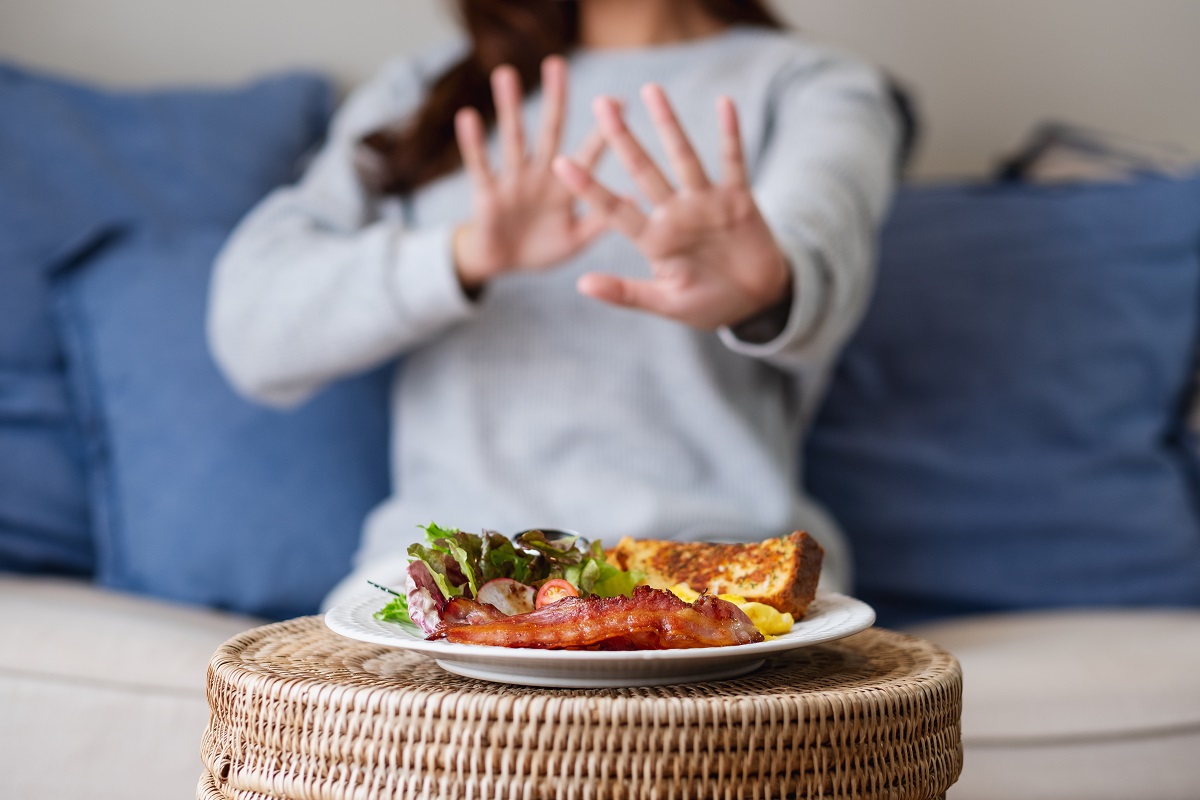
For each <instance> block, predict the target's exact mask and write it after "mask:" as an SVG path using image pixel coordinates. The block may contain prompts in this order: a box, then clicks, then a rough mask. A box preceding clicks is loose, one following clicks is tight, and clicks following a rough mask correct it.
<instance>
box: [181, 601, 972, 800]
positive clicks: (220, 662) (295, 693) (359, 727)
mask: <svg viewBox="0 0 1200 800" xmlns="http://www.w3.org/2000/svg"><path fill="white" fill-rule="evenodd" d="M208 702H209V708H210V710H211V717H210V721H209V726H208V730H207V731H206V732H205V735H204V740H203V746H202V757H203V761H204V765H205V768H206V769H205V772H204V774H203V776H202V777H201V780H200V785H199V787H198V790H197V793H198V794H197V796H198V797H199V798H201V799H202V800H222V799H224V798H238V799H239V800H283V798H305V800H324V798H330V799H331V800H333V799H334V798H336V799H337V800H342V799H343V798H347V799H348V798H406V799H412V800H416V799H417V798H421V799H422V800H423V799H425V798H429V799H430V800H433V799H435V798H436V799H438V800H441V799H443V798H445V799H446V800H450V799H451V798H454V799H455V800H457V799H458V798H514V800H515V799H516V798H521V799H522V800H541V799H542V798H554V799H555V800H558V799H559V798H561V799H562V800H567V799H568V798H580V800H585V799H586V800H624V799H625V798H628V799H629V800H636V799H640V798H647V799H648V798H656V799H658V798H661V799H662V800H668V799H675V800H688V799H689V798H695V800H712V799H713V798H728V799H729V800H732V799H733V798H747V799H749V798H763V799H764V800H765V799H766V798H846V799H849V798H861V799H862V800H866V798H888V800H905V799H909V798H911V799H912V800H935V798H940V797H942V796H943V795H944V793H945V791H946V789H947V788H948V787H949V786H950V785H951V784H952V783H953V782H954V781H955V780H956V779H957V777H958V774H959V771H960V769H961V767H962V743H961V740H960V727H959V718H960V714H961V710H962V675H961V673H960V671H959V667H958V663H957V662H956V661H955V660H954V658H953V657H952V656H950V655H949V654H947V653H946V652H944V651H942V650H939V649H938V648H936V647H935V646H933V645H932V644H929V643H927V642H925V641H923V640H920V639H915V638H912V637H908V636H902V635H900V634H896V633H892V632H890V631H886V630H881V629H871V630H868V631H865V632H863V633H860V634H858V635H856V636H853V637H850V638H848V639H843V640H840V641H837V642H832V643H828V644H824V645H816V646H813V647H808V648H802V649H800V650H797V651H793V652H792V653H789V654H787V655H786V656H784V657H778V658H772V659H770V660H768V662H767V664H766V665H765V666H764V667H763V668H762V669H760V670H758V671H757V672H755V673H753V674H751V675H748V676H745V677H743V678H738V679H735V680H727V681H719V682H711V683H700V684H685V685H678V686H659V687H644V688H631V689H548V690H538V689H530V688H527V687H520V686H509V685H500V684H491V683H485V682H482V681H477V680H473V679H470V678H462V677H458V676H455V675H451V674H449V673H447V672H444V671H443V670H442V669H441V668H440V667H438V666H437V665H436V664H435V663H434V662H433V661H432V660H430V659H427V658H426V657H424V656H420V655H416V654H412V653H408V652H405V651H403V650H398V649H394V648H388V647H381V646H377V645H370V644H363V643H361V642H356V641H353V640H350V639H346V638H343V637H341V636H338V635H337V634H334V633H332V632H331V631H329V630H328V629H327V628H326V627H325V625H324V623H323V622H322V620H321V619H320V618H318V617H305V618H301V619H296V620H291V621H289V622H281V623H277V624H275V625H267V626H264V627H261V628H256V629H254V630H251V631H247V632H246V633H244V634H242V635H240V636H238V637H235V638H234V639H231V640H230V641H228V642H226V643H225V644H224V645H223V646H222V647H221V648H220V649H219V650H217V652H216V653H215V654H214V655H213V658H212V661H211V662H210V665H209V674H208Z"/></svg>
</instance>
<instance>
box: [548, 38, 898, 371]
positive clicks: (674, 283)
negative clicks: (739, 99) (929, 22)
mask: <svg viewBox="0 0 1200 800" xmlns="http://www.w3.org/2000/svg"><path fill="white" fill-rule="evenodd" d="M772 89H773V93H774V97H773V98H772V99H773V102H772V105H771V109H772V116H771V119H770V120H768V125H769V130H770V133H769V140H768V142H767V144H766V146H765V151H764V153H763V154H762V156H761V158H760V159H759V163H758V164H757V165H756V167H755V169H754V174H753V176H751V175H750V174H749V173H748V167H747V165H746V164H745V162H744V156H743V153H742V145H741V139H740V134H739V130H738V120H737V115H736V111H735V109H734V107H733V103H732V101H730V100H729V99H728V98H720V99H719V100H718V102H717V114H718V119H719V123H720V128H721V159H720V161H721V174H720V176H719V177H717V176H709V175H707V174H706V173H705V170H704V167H703V165H702V164H701V163H700V160H699V158H698V157H697V155H696V153H695V152H694V151H693V149H692V146H691V144H690V142H689V140H688V137H687V135H686V133H685V132H684V131H683V130H682V128H681V127H680V125H679V123H678V121H677V119H676V117H675V115H674V112H673V111H672V109H671V106H670V104H669V102H668V100H667V98H666V96H665V94H664V93H663V91H662V90H661V89H660V88H659V87H657V86H654V85H648V86H646V87H645V88H644V90H643V92H642V96H643V101H644V102H645V103H646V106H647V108H648V110H649V112H650V115H651V118H652V119H653V120H654V123H655V127H656V128H657V130H658V135H659V138H660V140H661V142H662V144H663V148H664V150H665V151H666V153H667V156H668V159H669V161H670V164H671V167H672V173H673V175H674V176H675V178H676V180H677V182H678V185H677V186H676V185H673V184H672V182H671V181H670V179H668V178H667V177H666V176H665V175H664V174H663V173H662V172H661V171H660V169H659V168H658V166H657V165H656V164H655V163H654V161H653V159H651V157H650V156H649V155H648V154H647V153H646V151H645V150H644V148H643V147H642V146H641V144H640V143H639V142H638V141H637V140H636V139H635V138H634V136H633V134H632V133H631V132H630V131H629V129H628V128H627V127H626V125H625V123H624V120H623V119H622V118H621V115H620V113H619V110H618V109H617V107H616V106H615V104H614V103H613V101H612V100H611V99H609V98H600V99H598V100H597V102H596V104H595V111H596V115H597V118H598V119H599V122H600V128H601V131H602V132H603V134H604V136H605V138H606V140H607V141H608V143H609V145H610V146H611V147H612V148H613V150H614V152H615V153H616V154H617V157H618V158H619V159H620V160H621V162H622V164H623V165H624V167H625V168H626V170H627V171H628V172H629V174H630V176H631V177H632V178H633V180H634V182H635V183H636V184H637V186H638V188H639V190H640V191H641V193H642V194H643V195H644V196H645V197H646V198H647V199H648V200H649V201H650V203H651V205H652V210H651V211H650V212H649V213H646V212H644V211H643V210H641V209H640V208H639V207H638V205H637V203H636V202H633V201H631V200H630V199H628V198H622V197H618V196H617V195H615V194H614V193H613V192H611V191H610V190H609V189H607V188H606V187H604V186H603V185H601V184H600V183H598V182H597V181H595V179H594V178H593V177H592V175H591V174H590V170H588V169H586V168H584V167H583V166H582V165H579V164H577V163H573V162H572V161H570V160H569V159H566V158H560V159H558V160H557V162H556V164H555V167H556V170H557V172H558V175H559V177H560V178H561V179H562V180H563V182H564V183H565V184H566V185H567V186H568V187H569V188H570V189H571V191H572V192H574V193H575V194H576V196H578V197H579V198H580V199H582V200H584V201H585V202H587V203H588V204H589V205H590V206H592V207H593V208H594V209H596V211H597V213H598V214H599V215H600V216H602V217H603V218H605V219H607V220H608V221H609V224H610V225H611V226H612V227H614V228H615V229H617V230H618V231H620V232H621V233H623V234H624V235H625V236H627V237H628V238H629V239H630V240H631V241H632V242H633V243H634V245H635V246H637V248H638V249H639V250H640V251H641V253H642V254H643V255H644V256H645V257H646V259H647V261H648V263H649V266H650V270H651V277H650V278H649V279H645V280H637V279H630V278H620V277H617V276H613V275H604V274H589V275H585V276H584V277H583V278H582V279H581V280H580V284H579V288H580V291H582V292H584V293H585V294H588V295H591V296H593V297H596V298H597V299H600V300H604V301H606V302H609V303H613V304H616V305H621V306H626V307H630V308H638V309H641V310H643V311H649V312H651V313H655V314H659V315H662V316H665V317H669V318H671V319H676V320H678V321H680V322H683V323H685V324H688V325H692V326H694V327H697V328H701V329H706V330H717V331H718V332H719V334H720V336H721V338H722V340H723V341H724V342H725V343H726V344H727V345H728V346H729V347H731V348H733V349H735V350H737V351H739V352H742V353H745V354H747V355H750V356H754V357H759V358H764V359H767V360H769V361H772V362H773V363H776V364H778V365H780V366H783V367H788V368H792V369H795V370H797V371H804V370H805V369H807V368H808V367H812V366H821V365H825V364H828V363H829V362H830V361H832V358H833V356H834V355H835V354H836V351H837V349H838V347H840V345H841V343H842V342H843V341H844V339H845V338H846V336H847V335H848V333H849V332H850V331H851V330H852V329H853V327H854V325H855V324H856V323H857V322H858V318H859V316H860V315H861V311H862V308H863V306H864V304H865V302H866V298H867V294H868V291H869V288H870V276H871V267H872V258H873V252H874V240H875V236H876V229H877V227H878V224H879V221H880V218H881V217H882V215H883V212H884V209H885V208H886V206H887V202H888V199H889V198H890V196H891V192H892V184H893V182H894V168H895V167H894V165H895V161H896V150H897V141H898V134H899V131H898V125H897V123H896V121H895V119H894V116H893V113H892V108H891V105H890V100H889V98H888V95H887V92H886V89H885V87H884V85H883V82H882V80H881V79H880V78H879V76H877V75H876V74H875V73H874V72H873V71H871V70H870V69H868V68H866V67H862V66H859V65H857V64H855V63H854V62H850V61H844V60H839V59H837V58H835V57H832V56H829V57H824V58H822V59H820V60H818V61H817V62H815V63H814V61H813V59H812V58H807V59H805V60H804V61H803V64H802V65H798V66H796V67H795V69H794V70H793V71H791V72H789V71H787V70H784V71H783V72H781V73H779V74H778V75H777V76H776V81H775V85H774V86H773V87H772Z"/></svg>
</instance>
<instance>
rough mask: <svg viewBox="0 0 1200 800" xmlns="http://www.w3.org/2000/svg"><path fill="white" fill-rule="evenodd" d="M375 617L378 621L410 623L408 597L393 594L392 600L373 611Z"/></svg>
mask: <svg viewBox="0 0 1200 800" xmlns="http://www.w3.org/2000/svg"><path fill="white" fill-rule="evenodd" d="M375 619H377V620H379V621H380V622H403V623H407V624H409V625H411V624H412V619H411V618H410V617H409V616H408V598H407V597H405V596H404V595H402V594H398V595H395V596H394V597H393V598H392V602H390V603H388V604H387V605H386V606H384V607H383V608H381V609H379V610H378V611H376V612H375Z"/></svg>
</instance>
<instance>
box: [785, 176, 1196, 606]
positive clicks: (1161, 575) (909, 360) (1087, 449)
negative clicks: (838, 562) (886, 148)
mask: <svg viewBox="0 0 1200 800" xmlns="http://www.w3.org/2000/svg"><path fill="white" fill-rule="evenodd" d="M881 252H882V257H881V264H880V269H879V278H878V284H877V288H876V292H875V296H874V300H873V304H872V306H871V308H870V310H869V312H868V314H867V317H866V320H865V322H864V324H863V326H862V328H861V329H860V331H859V332H858V334H857V336H856V337H855V338H854V339H853V340H852V342H851V343H850V345H849V346H848V348H847V351H846V353H845V354H844V357H843V360H842V362H841V364H840V366H839V368H838V370H837V373H836V376H835V378H834V380H833V383H832V385H831V389H830V392H829V395H828V397H827V399H826V401H825V403H824V405H823V408H822V411H821V413H820V415H819V418H818V419H817V421H816V422H815V424H814V426H813V429H812V432H811V435H810V439H809V443H808V447H807V451H806V457H807V461H808V463H807V481H808V485H809V488H810V489H811V491H812V492H813V493H814V494H815V495H816V496H817V497H818V498H820V499H822V500H823V501H824V502H825V503H826V504H827V505H828V506H829V507H830V508H831V510H832V511H833V512H834V513H835V515H836V516H837V517H838V518H839V519H840V520H841V522H842V524H843V525H844V527H845V528H846V530H847V533H848V535H849V537H850V540H851V543H852V546H853V550H854V553H855V556H856V558H857V576H858V586H857V590H856V591H857V592H858V593H859V594H860V595H861V596H863V597H864V598H865V599H867V600H868V601H869V602H871V603H873V604H874V605H876V607H877V609H878V611H879V617H880V620H881V622H883V623H884V624H893V625H901V624H907V623H909V622H915V621H918V620H921V619H927V618H930V617H935V616H944V615H948V614H954V613H960V612H979V611H993V610H1007V609H1025V608H1038V607H1057V606H1111V605H1122V606H1125V605H1166V604H1180V605H1196V604H1200V523H1198V518H1197V495H1196V491H1195V486H1194V485H1193V483H1192V480H1191V479H1192V474H1191V472H1190V464H1189V461H1188V455H1187V449H1186V447H1185V443H1184V439H1183V433H1182V431H1183V419H1182V414H1181V410H1182V408H1183V406H1184V402H1185V396H1186V394H1187V392H1188V391H1189V387H1190V384H1191V375H1192V368H1193V364H1194V361H1193V358H1194V355H1195V351H1196V343H1197V320H1198V314H1197V300H1198V298H1200V294H1198V292H1200V264H1198V260H1200V177H1192V178H1189V179H1185V180H1170V179H1160V178H1146V179H1142V180H1138V181H1136V182H1132V183H1129V184H1104V185H1084V186H1079V185H1076V186H1067V187H1038V186H1024V185H998V186H984V187H968V186H940V187H929V188H908V189H906V190H904V191H903V192H902V193H901V194H900V196H899V198H898V202H897V205H896V207H895V210H894V213H893V215H892V217H891V219H890V221H889V222H888V224H887V226H886V229H885V231H884V233H883V239H882V251H881Z"/></svg>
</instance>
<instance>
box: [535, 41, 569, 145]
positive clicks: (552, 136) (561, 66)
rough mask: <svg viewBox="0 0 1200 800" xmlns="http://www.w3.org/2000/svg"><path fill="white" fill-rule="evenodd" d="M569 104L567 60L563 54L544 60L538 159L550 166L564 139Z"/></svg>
mask: <svg viewBox="0 0 1200 800" xmlns="http://www.w3.org/2000/svg"><path fill="white" fill-rule="evenodd" d="M566 105H567V62H566V61H564V60H563V58H562V56H550V57H548V58H546V59H545V60H544V61H542V127H541V131H540V132H539V133H538V144H537V161H538V163H539V164H544V165H546V166H550V162H551V161H553V160H554V157H555V156H556V155H558V147H559V144H560V142H561V140H562V127H563V115H564V113H565V109H566Z"/></svg>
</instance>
